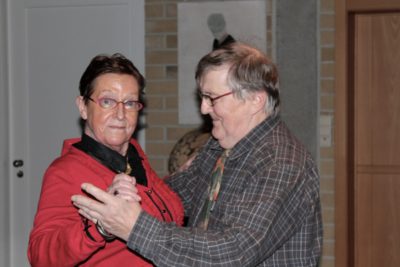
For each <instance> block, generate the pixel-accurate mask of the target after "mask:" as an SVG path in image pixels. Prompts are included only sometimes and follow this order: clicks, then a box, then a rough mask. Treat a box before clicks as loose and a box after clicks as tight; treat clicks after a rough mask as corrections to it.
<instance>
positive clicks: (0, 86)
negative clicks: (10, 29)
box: [0, 0, 10, 266]
mask: <svg viewBox="0 0 400 267" xmlns="http://www.w3.org/2000/svg"><path fill="white" fill-rule="evenodd" d="M6 11H7V5H6V1H5V0H0V58H1V60H0V125H1V127H0V177H1V179H0V188H1V190H0V218H1V219H0V236H1V237H2V241H1V243H0V266H9V265H10V248H9V243H10V231H9V230H10V224H9V220H8V218H9V217H10V211H9V205H8V204H9V200H10V199H9V185H10V183H9V179H8V177H9V173H8V169H9V164H10V162H9V158H8V155H9V146H8V143H9V142H8V140H9V139H8V129H9V120H8V108H9V107H8V103H9V101H8V90H7V76H8V71H7V12H6Z"/></svg>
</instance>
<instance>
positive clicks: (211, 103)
mask: <svg viewBox="0 0 400 267" xmlns="http://www.w3.org/2000/svg"><path fill="white" fill-rule="evenodd" d="M198 94H199V97H200V99H201V100H202V101H205V102H206V104H207V105H209V106H211V107H213V106H214V105H215V101H216V100H218V99H220V98H223V97H224V96H227V95H231V94H233V92H229V93H226V94H223V95H219V96H216V97H211V96H209V95H205V94H203V93H202V92H200V91H199V93H198Z"/></svg>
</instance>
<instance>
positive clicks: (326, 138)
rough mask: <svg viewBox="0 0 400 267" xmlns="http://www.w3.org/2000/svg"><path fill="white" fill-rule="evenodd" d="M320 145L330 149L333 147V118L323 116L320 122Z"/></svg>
mask: <svg viewBox="0 0 400 267" xmlns="http://www.w3.org/2000/svg"><path fill="white" fill-rule="evenodd" d="M319 145H320V146H321V147H330V146H331V145H332V116H331V115H321V116H320V120H319Z"/></svg>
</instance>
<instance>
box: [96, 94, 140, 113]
mask: <svg viewBox="0 0 400 267" xmlns="http://www.w3.org/2000/svg"><path fill="white" fill-rule="evenodd" d="M88 99H89V100H90V101H92V102H94V103H96V104H97V105H99V106H100V107H101V108H103V109H113V108H115V107H116V106H118V104H119V103H121V104H122V105H124V109H126V110H129V111H139V110H141V109H142V108H143V104H142V103H140V102H139V101H137V100H126V101H117V100H115V99H113V98H109V97H102V98H98V99H97V101H95V100H93V99H92V98H91V97H88Z"/></svg>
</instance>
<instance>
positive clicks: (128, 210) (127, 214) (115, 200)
mask: <svg viewBox="0 0 400 267" xmlns="http://www.w3.org/2000/svg"><path fill="white" fill-rule="evenodd" d="M82 190H84V191H85V192H87V193H88V194H90V195H92V196H93V197H94V198H95V199H91V198H89V197H86V196H83V195H73V196H72V197H71V200H72V202H73V204H74V205H75V206H76V207H78V208H79V213H80V214H81V215H82V216H84V217H86V218H88V219H89V220H91V221H93V222H94V223H97V222H100V223H101V225H102V226H103V228H104V229H105V230H106V231H107V232H109V233H111V234H113V235H115V236H117V237H119V238H121V239H123V240H125V241H127V240H128V237H129V234H130V232H131V231H132V229H133V227H134V226H135V224H136V221H137V219H138V217H139V214H140V212H141V211H142V208H141V207H140V204H139V202H137V201H126V200H125V199H122V198H119V197H117V196H114V195H111V194H109V193H107V192H105V191H103V190H101V189H100V188H98V187H96V186H94V185H92V184H89V183H84V184H82Z"/></svg>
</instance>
